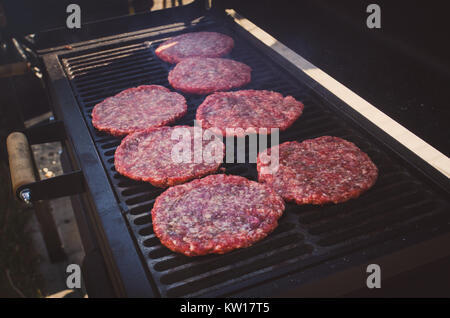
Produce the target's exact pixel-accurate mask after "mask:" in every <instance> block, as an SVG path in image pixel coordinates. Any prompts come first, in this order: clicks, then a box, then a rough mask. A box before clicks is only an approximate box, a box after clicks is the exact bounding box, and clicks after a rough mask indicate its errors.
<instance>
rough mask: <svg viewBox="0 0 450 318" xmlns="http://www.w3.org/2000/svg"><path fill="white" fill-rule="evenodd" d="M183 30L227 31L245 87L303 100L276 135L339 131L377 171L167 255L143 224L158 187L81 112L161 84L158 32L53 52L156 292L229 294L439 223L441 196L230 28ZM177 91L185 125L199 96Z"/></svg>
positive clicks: (242, 167) (245, 168) (245, 170)
mask: <svg viewBox="0 0 450 318" xmlns="http://www.w3.org/2000/svg"><path fill="white" fill-rule="evenodd" d="M193 30H211V31H218V32H222V33H226V34H229V35H230V36H232V37H233V38H234V39H235V44H236V46H235V48H234V50H233V51H232V52H231V53H230V54H229V56H228V57H229V58H232V59H235V60H237V61H241V62H244V63H246V64H248V65H250V66H251V67H252V69H253V72H252V82H251V83H250V84H249V85H247V86H246V87H245V88H247V89H250V88H251V89H268V90H274V91H278V92H280V93H282V94H283V95H292V96H294V97H295V98H296V99H298V100H301V101H302V102H303V103H304V104H305V109H304V114H303V115H302V116H301V117H300V119H299V120H298V121H297V122H296V123H295V124H294V125H293V126H292V127H291V128H290V129H288V130H287V131H285V132H283V133H281V136H280V139H281V140H280V142H284V141H287V140H299V141H302V140H304V139H308V138H314V137H318V136H322V135H334V136H339V137H342V138H345V139H347V140H349V141H352V142H354V143H355V144H356V145H358V146H359V147H360V148H361V149H362V150H363V151H365V152H366V153H368V154H369V156H370V157H371V158H372V160H373V161H374V162H375V163H376V165H377V166H378V168H379V179H378V181H377V183H376V185H375V186H374V187H373V189H371V190H369V191H368V192H367V193H366V194H364V195H362V196H361V197H360V198H358V199H357V200H352V201H350V202H347V203H344V204H339V205H326V206H321V207H315V206H297V205H294V204H288V205H287V209H286V211H285V214H284V216H283V217H282V218H281V220H280V225H279V227H278V228H277V229H276V230H275V232H274V233H272V234H271V235H269V236H268V237H267V238H266V239H264V240H263V241H261V242H259V243H257V244H255V245H254V246H252V247H250V248H246V249H241V250H236V251H233V252H231V253H229V254H225V255H212V256H202V257H196V258H189V257H186V256H183V255H179V254H175V253H173V252H171V251H170V250H168V249H167V248H165V247H164V246H162V245H161V243H160V242H159V240H158V239H157V238H156V237H155V235H154V233H153V229H152V224H151V217H150V211H151V209H152V206H153V203H154V200H155V198H156V197H157V196H158V195H159V194H160V193H161V192H162V191H163V190H162V189H159V188H155V187H153V186H151V185H150V184H147V183H143V182H137V181H133V180H131V179H128V178H126V177H123V176H121V175H119V174H118V173H117V172H116V171H115V169H114V152H115V149H116V147H117V146H118V145H119V144H120V139H118V138H114V137H111V136H108V135H106V134H104V133H100V132H98V131H96V130H95V129H94V128H93V126H92V124H91V115H90V114H91V111H92V109H93V107H94V105H95V104H96V103H98V102H100V101H102V100H103V99H104V98H106V97H108V96H111V95H114V94H116V93H118V92H120V91H122V90H124V89H127V88H130V87H134V86H138V85H142V84H158V85H163V86H166V87H169V88H171V87H170V86H169V84H168V82H167V75H168V71H169V70H170V68H171V67H172V66H171V65H169V64H167V63H164V62H162V61H161V60H159V59H158V58H157V57H156V56H155V54H154V50H155V48H156V47H157V46H158V44H159V43H160V42H161V41H163V40H164V39H165V38H159V39H157V40H151V39H146V40H142V41H140V42H133V43H121V44H118V45H115V46H114V45H113V46H110V47H103V48H100V49H99V48H96V49H92V50H86V51H85V52H82V53H77V55H75V56H71V57H67V58H63V59H62V60H61V61H62V64H63V65H64V67H65V70H66V73H67V75H68V77H69V79H70V82H71V85H72V88H73V90H74V92H75V94H76V97H77V100H78V102H79V106H80V109H81V111H82V112H83V114H84V115H85V119H86V124H87V126H88V128H89V129H90V132H91V135H92V138H93V139H94V141H95V144H96V146H97V149H98V152H99V154H100V156H101V158H102V160H103V164H104V167H105V169H106V170H107V171H108V174H109V177H110V181H111V185H112V187H113V189H114V191H115V194H116V197H117V200H118V202H119V204H120V205H121V207H122V209H123V213H124V216H125V218H126V220H128V223H129V227H130V231H131V233H132V234H133V236H134V238H135V242H136V244H137V246H138V248H139V249H140V252H141V256H142V260H143V261H144V262H146V263H147V265H148V274H149V278H150V279H152V280H153V282H154V285H155V288H156V289H157V292H158V293H159V295H161V296H172V297H175V296H200V295H225V294H232V293H233V292H234V291H236V290H238V289H242V288H245V287H247V286H248V285H249V284H254V283H258V282H262V281H264V280H267V279H270V278H273V277H275V276H276V275H281V274H285V273H288V272H291V271H299V270H302V268H304V267H306V266H311V264H315V263H319V262H323V261H324V260H327V259H332V258H333V257H336V256H337V255H342V254H343V253H345V252H346V251H350V250H354V249H357V248H360V249H361V248H364V247H365V246H369V245H373V244H376V243H377V242H381V241H385V240H387V239H389V238H393V237H399V236H403V235H406V234H408V233H413V232H414V231H416V230H418V229H424V228H425V229H426V228H429V229H430V231H432V230H433V227H434V226H435V225H436V224H442V223H448V222H449V213H448V212H449V203H448V202H447V201H445V200H444V199H441V198H439V197H438V195H437V194H434V192H433V191H432V190H431V189H430V187H429V186H428V185H426V184H424V183H422V182H421V181H419V179H417V178H416V177H415V176H413V175H412V174H411V172H410V171H408V170H407V169H406V168H405V166H404V165H403V164H402V163H401V162H400V161H399V160H398V159H396V158H393V157H392V156H391V155H390V154H388V153H387V150H383V147H382V146H381V145H379V144H378V142H377V141H376V140H375V139H374V138H373V137H371V136H369V135H368V134H367V133H365V132H361V131H359V130H358V129H357V128H356V127H353V126H352V124H351V123H350V122H348V121H346V120H345V119H344V118H343V116H341V115H340V114H337V113H335V112H334V111H333V110H332V109H331V108H330V107H329V106H327V104H326V102H325V101H323V100H322V99H321V98H319V97H318V96H317V95H315V93H314V92H312V91H311V90H309V89H308V88H307V87H306V86H305V85H303V84H302V83H301V82H299V81H298V79H295V78H293V77H291V76H290V75H288V74H287V73H286V72H284V71H283V69H282V68H281V67H280V66H279V65H277V64H276V63H275V62H274V61H272V60H271V59H270V58H269V57H267V56H265V55H264V54H263V53H262V52H260V51H259V50H258V49H257V48H256V47H254V46H252V44H249V43H248V42H247V41H245V40H244V39H243V38H241V36H240V35H239V34H238V33H237V32H236V31H234V30H233V29H232V28H228V27H225V26H224V25H216V24H214V23H213V22H212V21H208V20H206V21H203V22H201V23H199V24H198V25H197V26H195V27H191V28H189V29H186V30H184V32H186V31H193ZM175 34H178V33H175ZM171 35H172V34H171ZM167 36H168V35H167ZM184 96H185V97H186V99H187V101H188V113H187V115H186V116H185V117H184V118H182V119H181V120H180V121H179V122H177V124H187V125H192V124H193V119H194V118H195V111H196V108H197V107H198V105H199V104H200V103H201V102H202V101H203V99H204V96H200V97H199V96H194V95H186V94H184ZM223 166H224V167H225V168H226V173H229V174H237V175H241V176H245V177H247V178H250V179H252V180H256V175H257V174H256V165H255V164H250V163H244V164H224V165H223Z"/></svg>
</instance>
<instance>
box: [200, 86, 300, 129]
mask: <svg viewBox="0 0 450 318" xmlns="http://www.w3.org/2000/svg"><path fill="white" fill-rule="evenodd" d="M302 112H303V104H302V103H301V102H299V101H297V100H295V98H293V97H292V96H287V97H283V95H281V94H280V93H276V92H271V91H263V90H261V91H257V90H242V91H236V92H222V93H214V94H212V95H209V96H208V97H206V99H205V100H204V101H203V103H202V104H201V105H200V106H199V108H198V109H197V115H196V119H197V120H199V121H201V122H202V127H203V128H205V129H207V128H211V127H215V128H218V129H219V130H220V131H219V132H220V133H221V134H222V135H224V136H228V135H230V136H232V135H237V136H240V137H242V136H243V135H244V131H245V130H246V129H247V128H255V130H256V132H259V130H258V128H267V133H268V134H270V128H279V129H280V130H281V131H283V130H286V129H287V128H289V127H290V126H291V125H292V124H293V123H294V122H295V121H296V120H297V118H298V117H300V115H301V114H302ZM239 127H240V128H242V129H243V131H242V130H241V131H239V130H237V131H236V132H237V133H236V134H230V133H229V134H227V133H226V128H239Z"/></svg>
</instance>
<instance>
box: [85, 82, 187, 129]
mask: <svg viewBox="0 0 450 318" xmlns="http://www.w3.org/2000/svg"><path fill="white" fill-rule="evenodd" d="M186 112H187V104H186V99H185V98H184V97H183V96H182V95H180V94H178V93H175V92H171V91H170V90H169V89H167V88H165V87H163V86H159V85H142V86H138V87H133V88H129V89H126V90H124V91H122V92H120V93H118V94H117V95H114V96H112V97H108V98H106V99H105V100H104V101H102V102H100V103H98V104H97V105H95V107H94V109H93V110H92V124H93V125H94V127H95V128H97V129H98V130H101V131H105V132H107V133H109V134H111V135H114V136H122V135H127V134H130V133H133V132H136V131H140V130H144V129H147V128H150V127H159V126H164V125H168V124H171V123H174V122H175V121H176V120H177V119H179V118H181V117H183V116H184V115H185V114H186Z"/></svg>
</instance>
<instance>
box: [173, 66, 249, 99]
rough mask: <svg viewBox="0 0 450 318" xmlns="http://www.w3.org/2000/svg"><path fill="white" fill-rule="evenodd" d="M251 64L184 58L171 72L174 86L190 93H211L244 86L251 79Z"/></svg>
mask: <svg viewBox="0 0 450 318" xmlns="http://www.w3.org/2000/svg"><path fill="white" fill-rule="evenodd" d="M251 71H252V69H251V68H250V66H248V65H246V64H244V63H241V62H237V61H233V60H230V59H223V58H200V57H191V58H186V59H183V60H182V61H181V62H180V63H178V64H177V65H176V66H175V67H174V68H173V69H172V70H171V71H170V72H169V83H170V85H172V87H173V88H175V89H177V90H180V91H182V92H185V93H189V94H198V95H202V94H209V93H212V92H216V91H227V90H230V89H232V88H237V87H241V86H244V85H245V84H247V83H249V82H250V81H251Z"/></svg>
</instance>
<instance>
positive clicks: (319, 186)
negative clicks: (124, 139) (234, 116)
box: [257, 136, 378, 204]
mask: <svg viewBox="0 0 450 318" xmlns="http://www.w3.org/2000/svg"><path fill="white" fill-rule="evenodd" d="M273 151H277V152H278V158H279V164H278V165H277V164H276V163H275V164H274V163H273V162H271V159H270V156H271V155H272V152H273ZM273 157H274V158H276V152H275V153H274V154H273ZM257 170H258V181H259V182H262V183H264V184H267V185H268V186H270V187H272V188H273V189H274V190H275V192H277V193H278V194H280V195H281V196H282V197H283V198H284V199H285V200H286V201H293V202H296V203H297V204H326V203H340V202H345V201H347V200H350V199H352V198H357V197H359V196H360V195H361V194H362V193H363V192H365V191H366V190H368V189H369V188H371V187H372V186H373V185H374V184H375V182H376V180H377V177H378V168H377V167H376V166H375V164H374V163H373V162H372V160H371V159H370V158H369V156H368V155H367V154H366V153H364V152H362V151H361V150H360V149H359V148H358V147H357V146H356V145H355V144H353V143H351V142H349V141H346V140H344V139H342V138H339V137H331V136H323V137H319V138H315V139H309V140H305V141H303V142H297V141H290V142H285V143H282V144H281V145H279V146H275V147H273V148H270V149H267V150H265V151H263V152H262V153H260V154H259V155H258V160H257Z"/></svg>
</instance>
